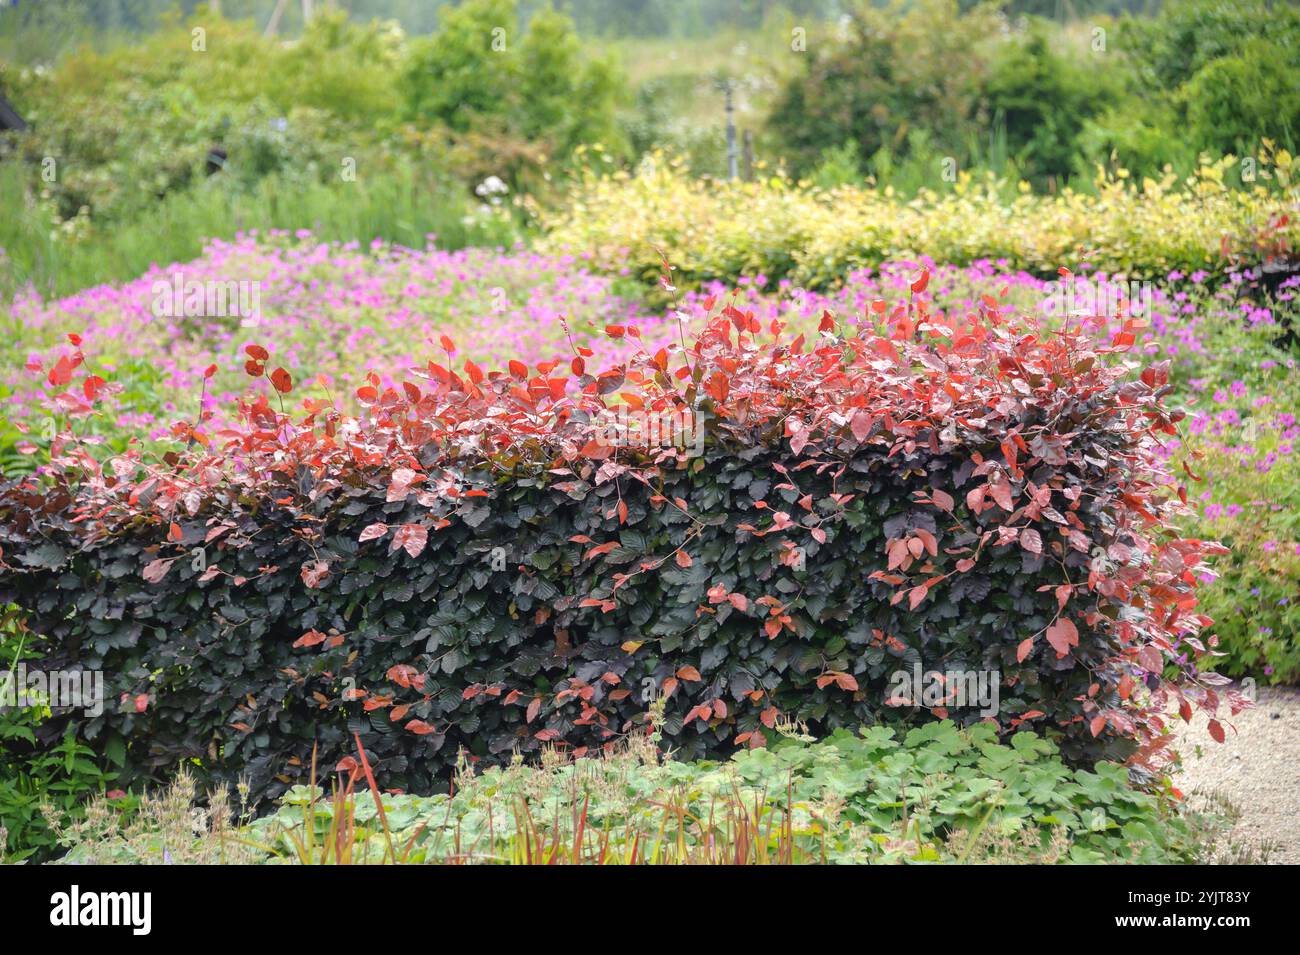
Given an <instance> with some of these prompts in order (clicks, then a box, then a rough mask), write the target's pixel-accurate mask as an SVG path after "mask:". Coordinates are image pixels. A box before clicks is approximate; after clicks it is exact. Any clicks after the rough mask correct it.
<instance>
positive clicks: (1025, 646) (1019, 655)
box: [1016, 637, 1034, 663]
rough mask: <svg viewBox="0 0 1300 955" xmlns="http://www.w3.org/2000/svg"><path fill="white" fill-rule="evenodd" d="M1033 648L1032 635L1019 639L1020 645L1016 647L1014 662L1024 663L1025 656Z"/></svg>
mask: <svg viewBox="0 0 1300 955" xmlns="http://www.w3.org/2000/svg"><path fill="white" fill-rule="evenodd" d="M1033 649H1034V638H1033V637H1028V638H1027V639H1024V640H1021V641H1020V645H1019V646H1018V647H1016V662H1017V663H1024V662H1025V657H1027V656H1029V654H1030V652H1031V651H1032V650H1033Z"/></svg>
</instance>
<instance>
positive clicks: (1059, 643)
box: [1047, 617, 1079, 657]
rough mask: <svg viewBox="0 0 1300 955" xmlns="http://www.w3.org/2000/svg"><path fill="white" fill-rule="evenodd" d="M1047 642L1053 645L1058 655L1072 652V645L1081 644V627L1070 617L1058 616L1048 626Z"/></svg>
mask: <svg viewBox="0 0 1300 955" xmlns="http://www.w3.org/2000/svg"><path fill="white" fill-rule="evenodd" d="M1047 642H1048V643H1050V644H1051V645H1052V649H1054V650H1055V651H1056V654H1057V656H1058V657H1063V656H1065V655H1066V654H1067V653H1069V652H1070V647H1077V646H1078V645H1079V628H1078V627H1076V626H1075V625H1074V622H1073V621H1072V620H1070V618H1069V617H1058V618H1057V620H1056V622H1055V623H1053V624H1052V625H1051V626H1050V627H1048V628H1047Z"/></svg>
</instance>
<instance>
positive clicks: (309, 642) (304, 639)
mask: <svg viewBox="0 0 1300 955" xmlns="http://www.w3.org/2000/svg"><path fill="white" fill-rule="evenodd" d="M325 639H326V637H325V634H323V633H321V632H320V631H319V630H308V631H307V632H306V633H304V634H303V635H302V636H301V637H299V638H298V639H297V640H295V641H294V642H293V645H294V647H295V648H297V647H314V646H316V645H317V644H320V643H324V642H325Z"/></svg>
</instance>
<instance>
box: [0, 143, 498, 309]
mask: <svg viewBox="0 0 1300 955" xmlns="http://www.w3.org/2000/svg"><path fill="white" fill-rule="evenodd" d="M38 173H39V170H38V169H35V168H33V167H28V166H25V165H22V164H20V163H17V162H5V163H0V209H2V210H4V212H3V215H0V249H3V250H4V251H3V254H2V255H0V301H7V300H8V299H9V298H11V297H12V295H13V294H14V292H15V291H17V290H19V289H22V288H25V287H27V286H28V285H30V286H32V287H34V288H35V289H36V291H38V292H39V293H41V294H42V295H46V296H50V295H63V294H67V293H70V292H73V291H76V290H77V289H81V288H85V287H87V286H90V285H96V284H99V283H101V282H112V281H121V280H125V279H129V278H132V277H134V276H137V275H139V274H141V273H142V272H144V271H145V270H147V269H148V268H149V266H150V265H151V264H154V263H157V264H166V263H169V262H177V261H187V260H189V259H193V258H195V257H196V256H197V255H198V254H199V253H200V252H201V251H202V249H203V245H204V243H205V241H207V240H208V239H210V238H222V239H229V238H232V237H233V236H234V235H235V234H236V233H237V232H240V231H241V230H248V229H261V230H266V229H311V230H312V231H313V232H315V233H316V234H317V235H318V236H319V237H320V238H322V239H326V240H335V239H338V240H352V239H356V240H358V241H361V242H369V241H370V240H372V239H375V238H383V239H387V240H389V241H391V242H394V243H398V244H402V245H412V246H416V247H420V246H423V245H424V243H425V236H426V235H429V234H434V235H435V236H436V237H437V238H436V241H437V244H438V245H439V246H440V247H442V248H461V247H463V246H466V245H500V244H508V243H510V242H512V241H514V240H515V239H517V238H519V237H520V235H521V227H520V224H519V221H518V220H517V219H516V218H515V217H514V216H512V214H511V212H510V211H509V210H508V209H494V210H491V211H488V210H486V209H485V208H484V207H482V206H481V205H480V204H479V203H478V202H477V201H475V200H474V197H473V196H472V195H471V194H470V193H469V192H468V190H466V189H465V188H464V187H463V186H461V185H459V184H457V183H453V182H452V181H450V180H449V179H448V178H445V177H441V176H439V175H438V174H436V173H434V172H432V171H430V170H426V169H422V168H419V167H417V166H415V165H413V164H409V163H402V164H398V165H397V166H395V167H393V168H392V169H391V170H390V171H386V172H383V173H377V174H371V175H369V176H358V179H357V181H355V182H343V181H342V180H339V181H337V182H334V183H328V184H321V183H317V182H309V183H304V182H302V181H296V180H295V181H286V180H283V179H280V178H277V177H271V178H267V179H263V180H261V181H259V182H258V183H257V184H256V185H255V186H252V187H250V188H239V187H238V186H237V185H236V184H234V183H231V182H227V181H223V180H222V177H221V176H220V175H218V176H214V177H212V178H211V179H208V180H205V181H203V182H201V183H199V184H198V185H197V186H195V187H194V188H191V189H188V190H186V191H184V192H181V193H175V194H171V195H168V196H167V197H165V198H163V199H160V200H159V201H158V202H157V204H156V205H154V206H151V207H149V208H148V209H146V210H145V211H144V212H143V213H142V214H140V215H138V216H136V217H133V218H132V219H131V220H130V221H127V222H97V221H96V220H95V219H94V217H93V215H92V216H91V217H90V220H89V223H88V224H87V225H85V226H79V227H77V228H71V229H66V228H64V227H63V226H62V225H61V224H60V223H58V222H56V221H54V220H53V218H52V214H51V212H50V211H49V209H48V207H47V206H45V205H44V204H43V203H42V202H41V201H40V178H39V175H38Z"/></svg>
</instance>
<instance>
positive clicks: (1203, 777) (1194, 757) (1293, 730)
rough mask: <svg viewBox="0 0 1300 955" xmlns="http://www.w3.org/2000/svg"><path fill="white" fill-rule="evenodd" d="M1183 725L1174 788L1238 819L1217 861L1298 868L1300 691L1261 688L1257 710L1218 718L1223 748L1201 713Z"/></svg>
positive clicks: (1199, 803)
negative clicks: (1179, 765) (1180, 759)
mask: <svg viewBox="0 0 1300 955" xmlns="http://www.w3.org/2000/svg"><path fill="white" fill-rule="evenodd" d="M1179 722H1180V725H1181V727H1182V728H1181V729H1179V730H1178V731H1177V732H1178V735H1179V741H1178V744H1177V745H1178V750H1179V752H1180V753H1181V754H1182V757H1183V767H1184V769H1183V772H1182V774H1181V775H1179V776H1177V777H1176V778H1175V780H1174V782H1175V785H1177V786H1178V787H1179V788H1180V789H1181V790H1182V791H1183V792H1184V793H1185V794H1187V795H1188V797H1189V801H1190V803H1191V804H1192V805H1193V806H1209V807H1211V808H1216V809H1224V808H1226V809H1228V811H1229V814H1230V816H1232V817H1235V822H1234V824H1233V825H1232V827H1231V829H1230V830H1229V831H1228V832H1227V833H1226V834H1225V835H1224V836H1223V837H1222V838H1221V839H1220V840H1219V842H1218V843H1217V846H1216V851H1215V859H1216V861H1224V862H1228V861H1232V862H1270V863H1282V864H1289V865H1296V864H1300V688H1296V687H1261V688H1260V689H1259V690H1258V700H1257V701H1256V704H1255V706H1254V707H1253V708H1251V709H1248V710H1244V711H1242V712H1241V713H1238V714H1237V715H1236V716H1234V717H1232V718H1231V719H1230V720H1226V721H1225V720H1223V719H1221V720H1220V722H1222V723H1223V724H1224V728H1225V730H1226V732H1227V739H1226V740H1225V741H1224V742H1223V743H1222V744H1220V743H1216V742H1214V740H1213V739H1211V738H1210V734H1209V732H1208V731H1207V730H1206V723H1207V722H1208V719H1207V717H1206V716H1205V715H1204V714H1202V713H1200V712H1199V711H1198V712H1197V714H1196V716H1195V717H1194V718H1193V720H1192V723H1191V724H1190V725H1188V724H1182V723H1181V721H1179ZM1229 723H1231V724H1232V725H1229ZM1234 726H1235V728H1236V732H1235V733H1234V732H1233V727H1234ZM1238 814H1239V815H1238Z"/></svg>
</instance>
